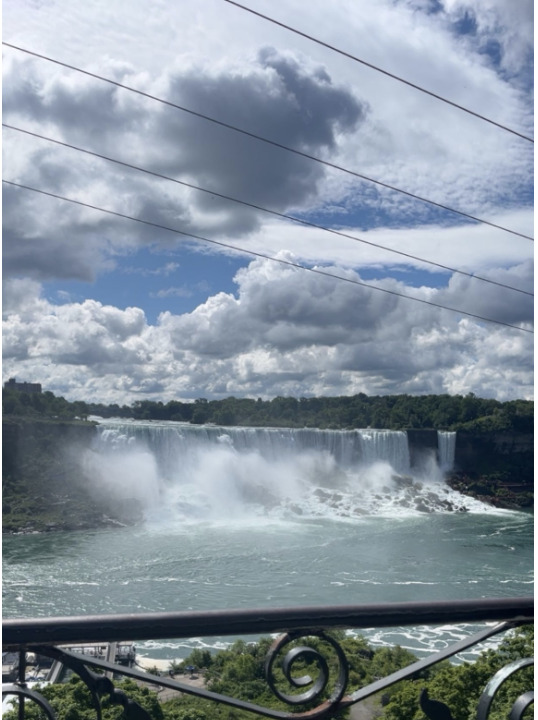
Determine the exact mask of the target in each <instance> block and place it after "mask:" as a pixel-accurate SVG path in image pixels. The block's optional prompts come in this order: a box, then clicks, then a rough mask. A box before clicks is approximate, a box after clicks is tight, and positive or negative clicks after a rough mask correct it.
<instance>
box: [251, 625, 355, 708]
mask: <svg viewBox="0 0 538 720" xmlns="http://www.w3.org/2000/svg"><path fill="white" fill-rule="evenodd" d="M310 636H317V637H319V638H320V639H321V640H322V641H324V642H326V643H328V644H329V645H330V646H331V647H332V648H333V650H334V652H335V655H336V658H337V661H338V676H337V679H336V682H335V683H334V687H333V689H332V692H331V694H330V696H329V698H328V699H326V700H323V702H322V703H320V705H319V707H318V708H316V709H317V710H318V711H320V712H323V713H324V714H325V713H328V712H329V711H330V710H331V709H333V708H334V707H336V706H337V705H338V703H339V702H340V700H342V698H343V696H344V693H345V691H346V687H347V683H348V679H349V666H348V662H347V658H346V656H345V653H344V651H343V650H342V648H341V646H340V645H339V644H338V643H337V642H336V640H334V638H332V637H331V636H330V635H327V634H326V633H324V632H322V631H319V632H317V633H310ZM299 637H301V634H300V633H287V634H286V635H281V636H280V637H279V638H277V639H276V640H275V641H274V642H273V644H272V645H271V647H270V648H269V652H268V654H267V658H266V661H265V678H266V680H267V683H268V685H269V687H270V688H271V690H272V691H273V693H274V695H276V697H278V698H279V700H282V701H283V702H285V703H287V704H288V705H300V704H304V703H312V702H314V703H315V702H318V701H320V700H321V699H322V695H323V692H324V691H325V689H326V687H327V685H328V683H329V675H330V673H329V666H328V664H327V660H326V658H325V657H324V656H323V655H322V654H321V653H320V651H319V650H318V649H317V648H312V647H309V646H305V645H298V646H295V647H292V648H290V649H289V650H288V652H287V653H286V655H285V656H284V658H283V660H282V673H283V675H284V677H285V679H286V681H287V682H288V684H289V685H290V687H293V688H302V687H306V686H308V685H310V687H309V689H308V690H306V691H305V692H302V693H298V694H290V693H285V692H283V691H282V690H281V689H280V688H279V687H278V684H277V683H276V681H275V674H274V667H275V664H276V662H277V659H278V657H279V655H280V653H281V651H282V649H283V648H284V647H285V646H286V645H289V644H291V643H293V642H294V641H295V640H296V639H297V638H299ZM305 661H306V662H315V663H316V665H317V668H318V675H317V677H316V678H312V677H311V676H310V675H303V676H301V677H295V676H294V675H293V666H294V664H296V663H299V662H305ZM309 716H310V717H312V713H311V712H310V713H309Z"/></svg>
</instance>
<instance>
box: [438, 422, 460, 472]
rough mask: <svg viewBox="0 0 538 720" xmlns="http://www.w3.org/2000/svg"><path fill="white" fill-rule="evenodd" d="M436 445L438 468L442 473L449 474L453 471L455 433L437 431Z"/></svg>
mask: <svg viewBox="0 0 538 720" xmlns="http://www.w3.org/2000/svg"><path fill="white" fill-rule="evenodd" d="M437 443H438V453H439V467H440V469H441V471H442V472H444V473H446V472H450V471H451V470H453V469H454V457H455V455H456V433H455V432H445V431H443V430H439V431H438V432H437Z"/></svg>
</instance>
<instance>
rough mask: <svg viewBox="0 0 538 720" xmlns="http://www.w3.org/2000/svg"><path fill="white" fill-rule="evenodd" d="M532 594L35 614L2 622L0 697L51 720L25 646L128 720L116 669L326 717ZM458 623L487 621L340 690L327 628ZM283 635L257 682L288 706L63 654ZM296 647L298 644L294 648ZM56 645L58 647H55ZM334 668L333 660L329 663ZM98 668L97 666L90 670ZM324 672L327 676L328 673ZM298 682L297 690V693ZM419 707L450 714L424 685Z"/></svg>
mask: <svg viewBox="0 0 538 720" xmlns="http://www.w3.org/2000/svg"><path fill="white" fill-rule="evenodd" d="M533 608H534V606H533V600H532V598H513V599H512V598H511V599H495V600H478V601H474V600H473V601H457V602H444V603H440V602H436V603H405V604H385V605H362V606H339V607H302V608H292V609H267V610H266V609H260V610H248V611H222V612H190V613H167V614H165V613H158V614H141V615H106V616H89V617H66V618H43V619H32V620H6V621H4V623H3V648H4V650H6V651H11V652H16V653H18V658H19V667H18V671H17V672H18V676H17V679H16V680H15V681H13V682H12V683H11V684H9V685H4V686H3V696H5V695H15V696H17V697H18V698H19V719H20V720H24V707H25V700H28V701H33V702H35V703H37V704H38V705H39V706H40V708H41V709H42V710H43V711H44V712H45V714H46V715H47V716H48V717H49V718H51V720H54V718H55V714H54V711H53V709H52V707H51V706H50V704H49V703H48V701H47V700H46V699H45V698H44V697H43V695H42V694H41V693H40V692H39V691H38V690H35V689H31V688H30V687H28V682H27V678H26V657H27V655H26V654H27V653H29V652H32V653H36V654H38V655H40V656H44V657H47V658H51V659H53V660H55V661H60V662H61V663H62V664H63V665H64V666H65V667H67V668H69V669H70V670H72V671H73V672H74V673H76V674H78V675H79V676H80V677H81V679H82V680H83V681H84V683H85V684H86V686H87V687H88V688H89V690H90V692H91V694H92V697H93V700H94V704H95V707H96V710H97V717H98V719H99V720H100V718H101V707H100V699H101V698H102V697H103V696H107V695H108V697H109V700H110V701H111V702H112V703H118V704H121V705H122V706H123V708H124V711H125V716H126V717H127V718H128V720H148V719H149V716H148V715H147V713H146V711H145V710H143V708H141V707H140V706H139V705H137V704H136V703H135V702H133V701H132V700H130V699H129V698H128V697H127V696H126V695H125V693H124V692H122V691H121V690H117V689H116V688H115V686H114V684H113V681H112V680H111V677H114V676H116V675H122V676H125V677H129V678H133V679H134V680H135V681H141V682H146V683H148V682H150V683H151V684H154V685H157V686H160V687H162V688H169V689H171V690H176V691H179V692H181V693H186V694H189V695H195V696H197V697H200V698H204V699H206V700H212V701H215V702H219V703H224V704H226V705H228V706H232V707H235V708H238V709H242V710H248V711H251V712H254V713H257V714H259V715H264V716H266V717H270V718H282V719H284V718H292V717H293V718H312V719H313V718H329V717H333V716H335V715H336V714H337V713H340V712H341V711H343V710H345V709H348V708H350V707H351V706H352V705H355V704H356V703H360V702H361V701H363V700H365V699H366V698H368V697H370V696H372V695H374V694H376V693H379V692H381V691H384V690H386V689H387V688H389V687H391V686H392V685H394V684H395V683H397V682H400V681H401V680H406V679H411V678H414V677H416V676H417V675H419V673H421V672H423V671H424V670H425V669H427V668H429V667H431V666H433V665H435V664H437V663H439V662H441V661H442V660H445V659H447V658H450V657H452V656H454V655H457V654H458V653H461V652H463V651H465V650H467V649H468V648H471V647H472V646H474V645H476V644H478V643H480V642H482V641H484V640H487V639H488V638H492V637H493V636H495V635H497V634H499V633H502V632H504V631H506V630H509V629H512V628H516V627H518V626H520V625H524V624H529V623H533V622H534V609H533ZM447 623H449V624H452V625H453V624H458V623H471V624H474V623H487V625H486V627H485V628H482V629H480V630H479V631H478V632H475V633H474V634H472V635H469V636H467V637H465V638H464V639H462V640H460V641H458V642H457V643H454V644H452V645H451V646H449V647H447V648H446V649H444V650H442V651H441V652H437V653H435V654H433V655H431V656H428V657H426V658H423V659H421V660H417V661H416V662H414V663H413V664H411V665H409V666H408V667H406V668H404V669H403V670H398V671H397V672H394V673H392V674H390V675H388V676H387V677H384V678H380V679H378V680H376V681H375V682H371V683H369V684H368V685H366V686H364V687H359V688H352V687H349V685H350V682H349V662H348V658H347V657H346V653H345V651H344V650H343V648H342V646H341V645H340V643H339V642H338V641H337V640H335V639H334V637H333V636H332V635H331V634H330V633H329V634H328V633H327V632H326V631H328V630H331V629H337V628H338V629H353V630H360V629H366V628H381V627H401V626H408V627H413V626H415V627H416V626H422V625H438V626H439V625H446V624H447ZM279 631H280V632H282V631H283V632H284V634H282V635H280V636H279V637H277V638H276V639H275V640H274V642H273V643H272V645H271V647H270V649H269V651H268V654H267V657H266V661H265V678H266V681H267V683H268V687H269V688H270V689H271V691H272V692H273V694H274V695H275V696H276V697H278V698H279V699H280V700H281V701H282V702H284V703H285V704H286V706H288V707H289V710H275V709H273V708H269V707H262V706H260V705H257V704H255V703H252V702H248V701H245V700H241V699H237V698H233V697H228V696H225V695H221V694H219V693H216V692H212V691H210V690H208V689H206V688H205V687H194V686H193V685H191V684H188V683H185V682H179V681H177V680H176V679H174V678H172V677H161V676H156V675H152V674H149V673H146V672H143V671H141V670H139V669H137V668H135V667H125V666H124V665H119V664H116V663H114V662H111V661H110V660H107V659H100V658H98V657H92V656H87V655H81V654H80V653H77V652H73V651H71V650H67V649H66V648H65V646H72V645H74V644H97V643H115V642H121V641H126V640H129V641H133V640H136V641H143V640H159V639H161V640H162V639H171V638H176V639H179V638H193V637H200V636H205V637H212V636H237V635H256V636H260V635H267V634H270V633H275V632H279ZM311 637H314V638H318V639H319V638H322V639H323V640H324V641H325V644H326V646H327V647H329V646H330V647H331V648H332V652H333V655H334V657H335V658H336V659H337V670H336V671H334V667H333V668H332V669H331V670H329V665H328V662H327V660H326V658H325V657H324V656H323V655H322V654H321V653H320V650H319V642H318V643H317V645H316V647H312V646H309V645H308V638H311ZM298 643H299V644H298ZM62 646H64V647H62ZM305 661H307V662H314V663H315V664H316V665H317V668H318V671H317V675H316V676H315V677H314V678H312V677H310V676H302V677H296V676H295V675H294V672H293V666H294V665H297V664H301V663H304V662H305ZM532 663H533V660H532V658H521V659H520V660H517V661H515V662H512V663H510V664H509V665H508V666H506V667H505V668H503V669H502V670H501V671H499V672H498V673H496V674H495V675H494V677H493V678H492V679H491V680H490V682H489V683H488V684H487V686H486V687H485V688H484V691H483V693H482V695H481V697H480V700H479V703H478V707H477V709H476V718H477V720H486V718H487V717H488V715H489V711H490V708H491V705H492V702H493V699H494V697H495V694H496V693H497V691H498V690H499V688H500V687H501V685H502V684H503V683H504V682H505V681H506V680H507V679H508V678H509V677H511V676H512V675H513V674H514V673H517V672H518V671H519V670H521V669H522V668H524V667H527V666H529V665H531V664H532ZM277 664H278V667H279V673H280V677H281V678H282V675H283V676H284V677H285V678H286V679H287V681H288V683H289V685H290V688H294V689H296V690H297V689H299V691H298V692H296V693H293V692H291V693H290V692H284V691H283V690H282V688H281V684H280V682H277V681H276V680H275V673H274V670H275V667H276V666H277ZM333 665H334V663H333ZM96 670H97V672H95V671H96ZM329 676H331V677H329ZM302 688H304V690H302ZM533 697H534V696H533V692H532V690H531V688H529V690H528V692H524V693H523V694H521V695H520V697H518V698H517V699H516V700H515V702H514V704H513V707H512V709H511V714H510V720H517V719H518V718H521V717H522V716H523V713H524V712H525V710H526V709H527V708H528V707H529V705H530V704H532V702H533ZM420 705H421V708H422V710H423V712H424V714H425V715H426V717H427V718H429V719H430V720H450V718H452V715H451V714H450V709H449V708H448V707H447V706H446V705H444V704H443V703H441V702H439V701H436V700H435V699H432V698H429V697H428V694H427V692H426V691H423V693H422V695H421V697H420Z"/></svg>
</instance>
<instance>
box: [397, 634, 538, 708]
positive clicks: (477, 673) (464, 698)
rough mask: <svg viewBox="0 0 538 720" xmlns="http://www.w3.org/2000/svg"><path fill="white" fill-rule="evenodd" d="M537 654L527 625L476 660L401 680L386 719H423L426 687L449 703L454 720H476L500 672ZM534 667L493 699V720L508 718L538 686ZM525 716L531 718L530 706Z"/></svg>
mask: <svg viewBox="0 0 538 720" xmlns="http://www.w3.org/2000/svg"><path fill="white" fill-rule="evenodd" d="M533 655H534V627H533V626H525V627H522V628H519V629H518V630H516V631H515V632H511V633H509V634H508V635H507V637H505V638H504V640H503V641H502V643H501V645H500V647H499V649H498V650H496V651H493V650H488V651H487V652H484V653H482V654H481V655H480V656H479V657H478V659H477V661H476V662H474V663H463V664H462V665H451V664H449V663H444V664H441V665H439V666H437V667H434V668H433V669H432V670H431V671H430V673H429V674H428V677H426V678H421V679H418V680H417V679H415V680H408V681H405V682H402V683H400V684H399V685H398V686H397V688H396V689H395V690H394V691H393V692H392V693H391V696H390V702H389V703H388V705H387V707H386V709H385V716H384V717H385V718H386V720H423V718H424V714H423V713H422V711H421V710H420V709H419V696H420V693H421V691H422V689H426V690H427V691H428V696H429V697H430V699H432V700H433V699H435V700H437V701H439V702H443V703H445V704H446V705H447V706H448V707H449V708H450V711H451V713H452V716H453V718H454V720H474V718H475V717H476V710H477V707H478V702H479V699H480V696H481V694H482V692H483V691H484V689H485V687H486V685H487V683H488V682H489V681H490V680H491V679H492V677H493V676H494V675H495V673H496V672H498V671H499V670H501V668H503V667H505V666H506V665H507V664H508V663H510V662H512V661H514V660H518V659H521V658H527V657H533ZM533 683H534V677H533V670H532V668H526V669H523V670H521V671H519V672H518V673H517V674H516V675H514V676H513V677H511V678H510V679H508V680H507V681H506V682H505V683H504V684H503V685H502V687H501V689H500V690H499V691H498V693H497V694H496V696H495V699H494V701H493V705H492V708H491V712H490V714H489V716H488V718H489V720H506V718H507V717H508V716H509V715H510V710H511V707H512V704H513V703H514V701H515V700H516V699H517V698H518V697H519V696H520V695H521V694H523V693H524V692H526V691H528V690H531V689H532V688H533V687H534V684H533ZM524 717H525V718H531V717H533V715H532V708H529V709H528V710H527V711H526V713H525V715H524Z"/></svg>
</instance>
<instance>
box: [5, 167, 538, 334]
mask: <svg viewBox="0 0 538 720" xmlns="http://www.w3.org/2000/svg"><path fill="white" fill-rule="evenodd" d="M2 183H4V184H5V185H11V186H12V187H17V188H20V189H22V190H28V191H31V192H34V193H38V194H40V195H45V196H47V197H52V198H55V199H56V200H63V201H65V202H69V203H72V204H73V205H79V206H80V207H85V208H89V209H91V210H97V211H98V212H102V213H105V214H107V215H112V216H114V217H119V218H123V219H124V220H132V221H133V222H137V223H140V224H141V225H147V226H148V227H153V228H157V229H159V230H166V231H167V232H172V233H175V234H176V235H183V236H184V237H189V238H193V239H194V240H199V241H201V242H205V243H210V244H212V245H217V246H219V247H223V248H227V249H228V250H233V251H234V252H238V253H242V254H244V255H252V256H254V257H258V258H263V259H264V260H270V261H271V262H276V263H280V264H281V265H288V266H290V267H294V268H297V269H299V270H306V271H308V272H311V273H315V274H316V275H323V276H324V277H330V278H333V280H341V281H342V282H347V283H350V284H352V285H359V286H361V287H366V288H369V289H370V290H378V291H379V292H383V293H386V294H388V295H394V296H396V297H401V298H404V299H405V300H412V301H413V302H418V303H422V304H423V305H430V306H431V307H436V308H439V309H441V310H448V311H449V312H453V313H457V314H458V315H466V316H467V317H472V318H475V319H476V320H482V321H483V322H488V323H492V324H494V325H503V326H504V327H509V328H512V329H513V330H520V331H521V332H526V333H530V334H532V335H533V334H534V330H528V329H527V328H523V327H519V326H518V325H512V324H511V323H506V322H503V321H502V320H493V319H492V318H487V317H483V316H482V315H476V314H475V313H471V312H467V311H466V310H458V309H457V308H452V307H449V306H447V305H441V304H439V303H434V302H432V301H431V300H423V299H422V298H416V297H412V296H411V295H404V294H403V293H399V292H396V291H395V290H387V289H386V288H381V287H378V286H377V285H370V284H369V283H365V282H361V281H360V280H352V279H351V278H346V277H344V276H343V275H335V274H334V273H330V272H327V271H325V270H319V269H316V268H310V267H307V266H306V265H301V264H300V263H295V262H292V261H291V260H284V259H282V258H275V257H272V256H271V255H266V254H265V253H260V252H256V251H255V250H246V249H245V248H241V247H238V246H236V245H231V244H230V243H224V242H221V241H220V240H212V239H210V238H206V237H203V236H201V235H195V234H194V233H190V232H185V231H184V230H178V229H177V228H171V227H168V226H167V225H161V224H160V223H155V222H150V221H149V220H142V219H141V218H136V217H133V216H132V215H126V214H124V213H120V212H116V211H114V210H107V209H106V208H102V207H98V206H97V205H91V204H90V203H85V202H82V201H81V200H74V199H73V198H68V197H65V196H64V195H58V194H56V193H51V192H48V191H46V190H40V189H38V188H34V187H30V186H29V185H23V184H21V183H16V182H12V181H11V180H2Z"/></svg>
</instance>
